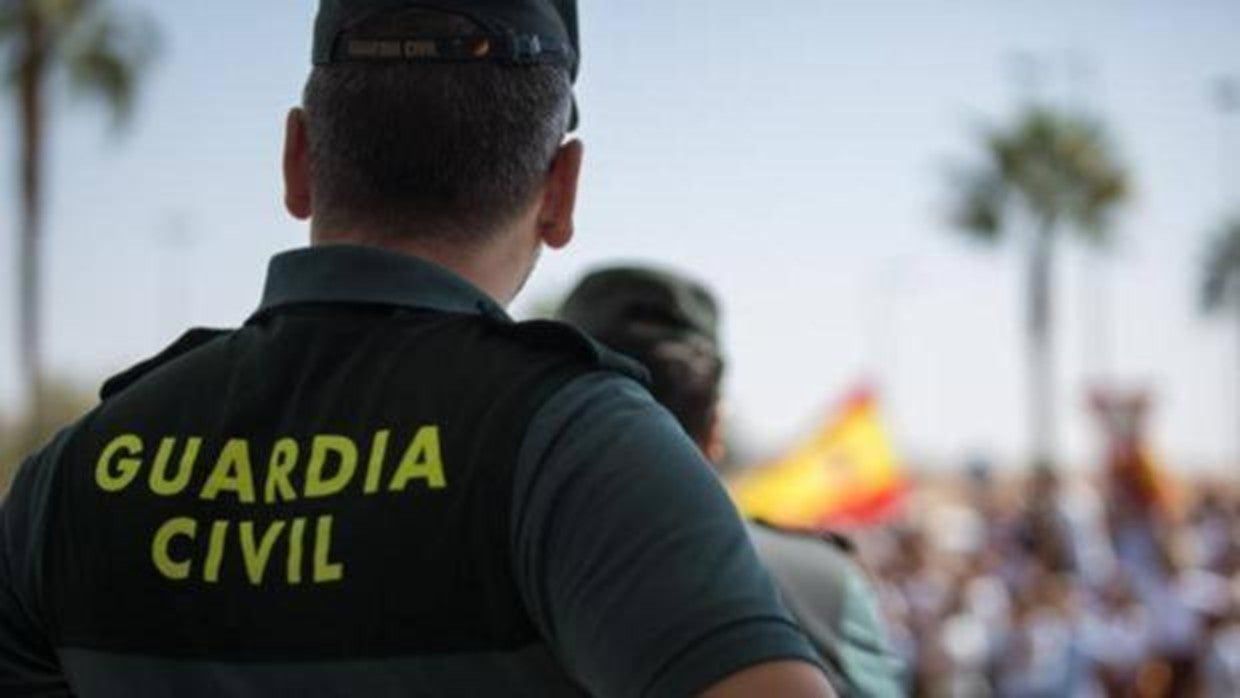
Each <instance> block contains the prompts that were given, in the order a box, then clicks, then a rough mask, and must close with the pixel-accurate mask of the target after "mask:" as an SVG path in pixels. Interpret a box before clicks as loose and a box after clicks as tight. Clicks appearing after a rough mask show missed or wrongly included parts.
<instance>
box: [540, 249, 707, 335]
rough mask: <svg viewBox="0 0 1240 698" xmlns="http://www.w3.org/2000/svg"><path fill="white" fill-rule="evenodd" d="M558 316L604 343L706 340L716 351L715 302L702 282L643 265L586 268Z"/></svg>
mask: <svg viewBox="0 0 1240 698" xmlns="http://www.w3.org/2000/svg"><path fill="white" fill-rule="evenodd" d="M558 316H559V318H560V319H561V320H564V321H565V322H569V323H572V324H574V325H576V326H578V327H580V328H581V329H583V330H585V331H586V332H588V333H590V334H592V335H594V336H595V337H596V338H598V339H599V340H600V341H602V342H603V343H605V344H612V343H616V344H631V343H639V342H649V343H652V344H653V343H659V342H664V341H668V340H681V341H692V342H694V343H697V344H706V345H709V346H710V348H711V349H712V350H713V351H715V352H716V353H718V348H719V306H718V304H717V303H716V302H715V298H714V296H712V295H711V293H710V291H708V290H707V289H706V287H705V286H703V285H702V284H699V283H698V282H696V281H693V280H692V279H689V278H686V277H684V276H681V275H679V274H676V273H673V272H669V271H663V270H660V269H652V268H649V267H611V268H607V269H600V270H597V271H594V272H592V273H590V274H588V275H587V276H586V277H585V278H584V279H582V280H581V282H580V283H579V284H578V285H577V287H576V288H575V289H573V291H572V293H570V294H569V296H568V299H567V300H565V301H564V305H563V306H562V307H561V308H560V311H559V313H558Z"/></svg>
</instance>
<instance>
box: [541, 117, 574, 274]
mask: <svg viewBox="0 0 1240 698" xmlns="http://www.w3.org/2000/svg"><path fill="white" fill-rule="evenodd" d="M583 154H584V149H583V147H582V145H581V141H578V140H572V141H569V142H568V143H565V144H564V145H562V146H560V149H559V150H558V151H557V152H556V154H555V159H554V160H552V161H551V169H550V170H549V171H548V173H547V185H546V187H545V188H544V189H543V196H542V204H541V205H540V208H539V211H538V236H539V237H540V238H541V239H542V241H543V242H544V243H546V245H547V246H548V247H550V248H552V249H559V248H561V247H564V246H565V245H567V244H568V243H569V242H570V241H571V240H572V239H573V211H574V209H575V208H576V206H577V183H578V181H579V180H580V177H581V160H582V157H583Z"/></svg>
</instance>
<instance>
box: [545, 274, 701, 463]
mask: <svg viewBox="0 0 1240 698" xmlns="http://www.w3.org/2000/svg"><path fill="white" fill-rule="evenodd" d="M558 317H559V318H560V319H561V320H564V321H565V322H569V323H572V324H574V325H576V326H578V327H580V328H581V329H583V330H585V331H586V332H588V333H590V334H591V335H592V336H594V338H595V339H597V340H598V341H600V342H602V343H604V344H606V345H607V346H608V347H610V348H611V349H613V350H615V351H618V352H620V353H622V354H627V355H628V356H630V357H632V358H634V359H636V360H637V361H639V362H641V363H642V364H643V365H644V366H646V368H647V369H648V370H649V371H650V375H651V379H652V380H651V382H652V384H651V392H652V393H653V394H654V397H655V399H656V400H658V401H659V403H660V404H662V405H663V406H664V407H666V408H667V409H668V410H669V411H670V412H671V413H672V414H673V415H675V417H676V419H677V420H678V421H679V422H680V425H681V426H682V427H683V428H684V430H685V431H686V432H687V433H688V434H689V436H691V437H693V439H694V440H695V441H697V442H698V444H700V445H701V446H702V447H703V448H704V449H705V450H706V451H707V453H708V455H712V456H714V455H715V454H712V453H711V451H712V450H715V449H712V448H711V444H712V442H713V441H714V440H715V439H716V437H717V436H718V435H717V433H715V432H716V427H717V419H718V408H719V395H720V391H719V388H720V383H721V381H722V378H723V360H722V357H721V356H720V351H719V338H718V324H719V309H718V305H717V304H716V302H715V299H714V297H713V296H712V295H711V294H710V292H709V291H708V290H707V289H706V288H705V287H704V286H702V285H701V284H699V283H697V282H695V281H693V280H691V279H688V278H686V277H684V276H681V275H679V274H675V273H671V272H667V271H662V270H657V269H651V268H641V267H613V268H608V269H601V270H598V271H595V272H593V273H591V274H589V275H588V276H586V277H585V278H584V279H582V280H581V282H580V283H578V284H577V286H576V288H574V289H573V291H572V292H571V293H570V294H569V296H568V298H567V299H566V300H565V301H564V304H563V306H561V308H560V310H559V312H558Z"/></svg>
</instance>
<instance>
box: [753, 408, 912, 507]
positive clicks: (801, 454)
mask: <svg viewBox="0 0 1240 698" xmlns="http://www.w3.org/2000/svg"><path fill="white" fill-rule="evenodd" d="M730 489H731V491H732V496H733V499H735V501H736V504H737V506H738V507H739V508H740V510H741V513H742V514H743V515H745V516H746V517H749V518H756V519H762V520H764V521H767V522H770V523H772V524H776V525H780V526H787V527H791V528H804V529H822V528H829V527H840V526H856V525H865V524H872V523H877V522H879V521H881V520H883V519H885V518H887V517H888V516H890V515H891V514H892V513H893V512H894V511H895V509H896V508H897V507H898V506H899V503H900V501H901V500H902V499H903V495H904V493H905V491H906V489H907V486H906V483H905V481H904V478H903V476H902V474H901V472H900V467H899V465H898V463H897V461H896V456H895V453H894V452H893V450H892V448H891V444H890V441H889V439H888V438H887V433H886V431H885V430H884V429H883V425H882V422H881V420H880V419H879V414H878V405H877V400H876V399H875V396H874V393H873V392H872V391H871V390H868V389H862V390H858V391H856V392H855V393H853V395H852V396H850V397H849V398H848V400H846V401H845V402H844V404H843V405H842V407H841V408H840V409H839V410H838V411H837V413H836V414H834V415H832V417H831V419H830V420H829V421H828V422H827V423H826V424H825V425H824V426H823V428H822V429H821V430H819V431H818V433H816V434H815V435H814V436H813V437H812V438H811V439H809V440H808V441H806V442H805V443H803V444H801V445H800V446H799V447H797V448H794V449H793V450H792V451H791V452H790V453H788V454H787V455H786V456H784V457H783V458H782V459H780V460H778V461H776V462H774V463H771V464H768V465H765V466H761V467H758V468H756V469H754V470H752V471H750V472H748V473H746V474H744V475H741V476H740V477H738V478H736V479H735V480H734V481H733V483H732V486H731V488H730Z"/></svg>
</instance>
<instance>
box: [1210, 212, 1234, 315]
mask: <svg viewBox="0 0 1240 698" xmlns="http://www.w3.org/2000/svg"><path fill="white" fill-rule="evenodd" d="M1203 271H1204V274H1203V277H1202V283H1201V308H1202V310H1204V311H1205V312H1206V313H1219V312H1222V311H1224V310H1227V309H1229V308H1230V309H1231V310H1233V311H1235V312H1240V216H1236V217H1234V218H1232V219H1231V220H1229V221H1227V222H1226V223H1224V224H1223V225H1222V226H1221V227H1220V228H1219V230H1218V232H1217V233H1215V235H1214V239H1213V240H1212V241H1211V242H1210V246H1209V247H1208V248H1207V250H1206V257H1205V268H1204V269H1203Z"/></svg>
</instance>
